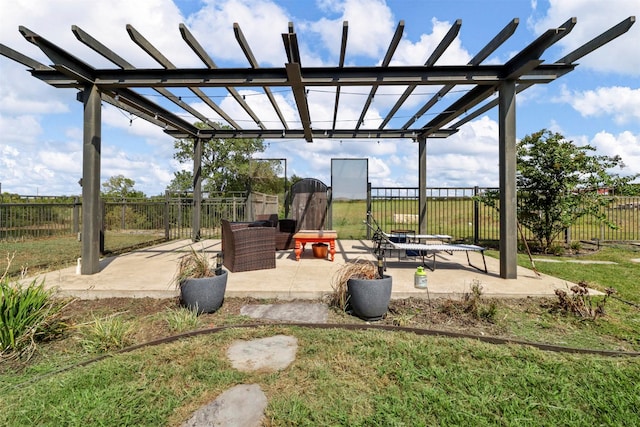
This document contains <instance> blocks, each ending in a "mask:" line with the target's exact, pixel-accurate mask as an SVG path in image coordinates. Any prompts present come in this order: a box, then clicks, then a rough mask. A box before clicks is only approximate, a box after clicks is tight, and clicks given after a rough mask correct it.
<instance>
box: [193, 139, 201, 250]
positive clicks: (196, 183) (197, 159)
mask: <svg viewBox="0 0 640 427" xmlns="http://www.w3.org/2000/svg"><path fill="white" fill-rule="evenodd" d="M201 206H202V139H200V138H195V141H194V144H193V229H192V230H191V233H192V235H191V240H193V241H194V242H198V241H200V215H201V213H202V209H201Z"/></svg>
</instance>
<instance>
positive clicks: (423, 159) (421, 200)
mask: <svg viewBox="0 0 640 427" xmlns="http://www.w3.org/2000/svg"><path fill="white" fill-rule="evenodd" d="M418 209H419V216H418V221H419V225H418V234H426V232H427V138H425V137H423V136H421V137H419V138H418Z"/></svg>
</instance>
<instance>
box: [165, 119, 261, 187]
mask: <svg viewBox="0 0 640 427" xmlns="http://www.w3.org/2000/svg"><path fill="white" fill-rule="evenodd" d="M196 126H197V127H199V128H204V127H205V125H204V124H202V123H196ZM202 144H203V145H202V178H203V189H204V190H205V191H209V192H229V191H246V190H247V189H249V188H250V180H251V174H250V167H249V164H250V162H249V160H250V158H251V156H252V155H253V154H255V153H258V152H263V151H264V150H265V146H264V142H263V140H262V139H261V138H255V139H253V138H233V139H221V138H213V139H209V140H203V141H202ZM194 145H195V141H194V140H193V139H178V140H176V141H175V142H174V148H175V150H176V151H175V153H174V155H173V157H174V159H176V160H178V161H179V162H183V163H185V162H188V163H191V162H193V151H194ZM186 182H190V186H189V188H193V174H192V172H191V171H181V172H177V173H176V174H175V178H174V180H173V181H172V182H171V184H170V185H169V187H170V188H173V187H175V188H179V189H180V190H182V191H184V190H185V188H184V186H185V185H186Z"/></svg>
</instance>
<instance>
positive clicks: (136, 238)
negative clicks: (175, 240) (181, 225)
mask: <svg viewBox="0 0 640 427" xmlns="http://www.w3.org/2000/svg"><path fill="white" fill-rule="evenodd" d="M157 239H158V236H156V235H149V234H128V233H122V234H120V233H110V232H107V233H106V236H105V252H106V253H107V254H118V253H121V252H124V251H126V250H129V249H131V248H135V247H138V246H140V245H148V244H149V243H150V242H155V241H157ZM80 252H81V242H79V241H78V239H77V237H76V236H56V237H49V238H44V239H33V240H0V271H5V269H6V267H7V263H6V262H5V260H6V255H7V254H10V255H13V254H15V258H14V260H13V262H12V263H11V265H10V266H9V270H8V275H9V277H17V276H19V275H20V274H21V272H23V271H24V272H27V273H28V274H32V273H34V272H38V271H44V270H55V269H59V268H63V267H68V266H70V265H75V263H76V260H77V259H78V258H79V257H80Z"/></svg>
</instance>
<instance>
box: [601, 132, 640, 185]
mask: <svg viewBox="0 0 640 427" xmlns="http://www.w3.org/2000/svg"><path fill="white" fill-rule="evenodd" d="M590 145H592V146H593V147H595V148H596V150H597V153H598V154H604V155H607V156H616V155H619V156H620V157H621V158H622V161H623V162H624V164H625V168H624V169H623V170H622V171H620V170H617V171H616V173H620V175H624V176H628V175H633V174H638V173H640V134H636V135H634V134H633V133H631V132H629V131H624V132H622V133H620V134H618V135H613V134H611V133H609V132H605V131H602V132H598V133H597V134H596V135H595V136H594V137H593V138H592V139H591V141H590Z"/></svg>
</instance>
